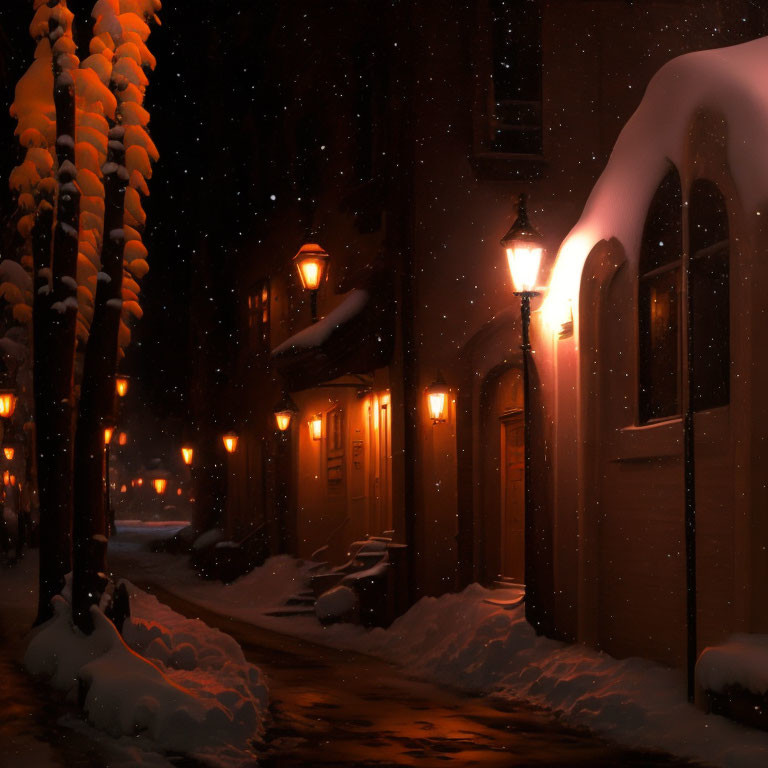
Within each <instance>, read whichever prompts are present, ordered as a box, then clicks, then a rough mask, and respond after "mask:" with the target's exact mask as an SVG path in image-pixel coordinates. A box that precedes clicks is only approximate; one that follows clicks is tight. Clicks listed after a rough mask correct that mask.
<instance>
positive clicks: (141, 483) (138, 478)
mask: <svg viewBox="0 0 768 768" xmlns="http://www.w3.org/2000/svg"><path fill="white" fill-rule="evenodd" d="M136 485H138V486H142V485H144V478H143V477H137V478H136Z"/></svg>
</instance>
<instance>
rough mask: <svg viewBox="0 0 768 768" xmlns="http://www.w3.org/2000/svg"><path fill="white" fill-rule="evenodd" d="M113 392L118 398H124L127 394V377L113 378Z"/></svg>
mask: <svg viewBox="0 0 768 768" xmlns="http://www.w3.org/2000/svg"><path fill="white" fill-rule="evenodd" d="M115 392H117V396H118V397H125V396H126V395H127V394H128V377H127V376H116V377H115Z"/></svg>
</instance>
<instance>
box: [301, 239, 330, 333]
mask: <svg viewBox="0 0 768 768" xmlns="http://www.w3.org/2000/svg"><path fill="white" fill-rule="evenodd" d="M329 259H330V256H329V255H328V253H327V252H326V251H324V250H323V249H322V248H321V247H320V246H319V245H318V244H317V243H305V244H304V245H302V246H301V248H299V252H298V253H297V254H296V255H295V256H294V257H293V263H294V264H295V265H296V269H297V270H298V272H299V277H300V278H301V285H302V287H303V288H304V290H305V291H309V306H310V311H311V314H312V322H313V323H316V322H317V291H318V289H319V288H320V284H321V283H322V282H323V280H324V279H325V276H326V273H327V270H328V260H329Z"/></svg>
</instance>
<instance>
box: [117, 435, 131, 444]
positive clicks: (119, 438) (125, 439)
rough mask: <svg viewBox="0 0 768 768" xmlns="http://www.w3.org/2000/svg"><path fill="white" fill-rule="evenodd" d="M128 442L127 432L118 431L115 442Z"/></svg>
mask: <svg viewBox="0 0 768 768" xmlns="http://www.w3.org/2000/svg"><path fill="white" fill-rule="evenodd" d="M127 443H128V433H127V432H120V433H118V435H117V444H118V445H126V444H127Z"/></svg>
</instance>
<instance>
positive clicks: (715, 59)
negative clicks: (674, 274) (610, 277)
mask: <svg viewBox="0 0 768 768" xmlns="http://www.w3.org/2000/svg"><path fill="white" fill-rule="evenodd" d="M767 70H768V38H760V39H758V40H753V41H751V42H749V43H743V44H741V45H735V46H732V47H729V48H719V49H715V50H711V51H698V52H696V53H689V54H686V55H684V56H680V57H678V58H676V59H673V60H672V61H670V62H668V63H667V64H665V65H664V66H663V67H662V68H661V69H660V70H659V71H658V72H657V73H656V75H655V76H654V77H653V79H652V80H651V82H650V83H649V85H648V88H647V90H646V92H645V95H644V97H643V100H642V102H641V103H640V106H639V107H638V108H637V111H636V112H635V113H634V115H632V117H631V118H630V120H629V121H628V122H627V124H626V126H624V129H623V130H622V131H621V133H620V135H619V138H618V140H617V141H616V145H615V146H614V148H613V152H612V153H611V157H610V159H609V161H608V165H607V166H606V168H605V170H604V171H603V173H602V175H601V176H600V178H599V179H598V181H597V184H595V187H594V189H593V190H592V193H591V195H590V196H589V199H588V200H587V204H586V206H585V208H584V212H583V213H582V215H581V218H580V219H579V221H578V223H577V224H576V226H575V227H574V228H573V229H572V230H571V232H570V233H569V234H568V236H567V237H566V239H565V240H564V241H563V244H562V245H561V246H560V250H559V251H558V255H557V260H556V263H555V267H554V270H553V273H552V280H551V283H550V288H549V295H548V297H547V300H546V302H545V303H544V306H543V308H542V309H543V315H544V319H545V322H546V323H547V325H548V326H549V327H551V328H553V329H555V328H557V327H559V325H560V324H561V323H562V322H563V321H564V320H565V319H566V316H567V314H568V310H569V306H573V307H574V308H575V307H577V298H578V294H579V285H580V281H581V273H582V269H583V267H584V262H585V261H586V259H587V256H588V255H589V253H590V251H591V250H592V248H593V247H594V246H595V245H596V244H597V243H599V242H600V241H601V240H609V239H610V238H616V239H617V240H619V241H620V242H621V244H622V245H623V246H624V249H625V251H626V254H627V257H628V258H629V259H630V260H631V261H632V262H633V263H634V262H635V261H636V259H637V254H638V253H639V249H640V240H641V237H642V232H643V225H644V223H645V217H646V213H647V211H648V207H649V205H650V201H651V199H652V197H653V195H654V193H655V191H656V188H657V187H658V185H659V183H660V182H661V180H662V178H663V177H664V174H665V173H666V171H667V170H668V168H669V163H670V162H672V163H674V164H675V165H676V166H677V167H678V169H680V170H682V169H681V166H682V164H683V157H684V153H685V148H686V139H687V136H688V131H689V128H690V125H691V121H692V119H693V118H694V117H695V115H696V114H697V113H698V112H699V111H701V110H703V109H709V110H714V111H717V112H718V113H719V114H721V115H722V116H723V117H724V118H725V121H726V124H727V142H728V143H727V151H728V163H729V166H730V170H731V174H732V176H733V180H734V182H735V184H736V187H737V190H738V193H739V196H740V198H741V204H742V205H743V208H744V210H745V211H754V210H755V209H756V208H757V206H758V204H759V203H760V201H761V199H763V198H768V78H767V77H766V76H765V72H766V71H767ZM681 175H682V177H683V179H685V175H684V174H681ZM684 194H685V191H684Z"/></svg>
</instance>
